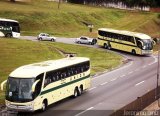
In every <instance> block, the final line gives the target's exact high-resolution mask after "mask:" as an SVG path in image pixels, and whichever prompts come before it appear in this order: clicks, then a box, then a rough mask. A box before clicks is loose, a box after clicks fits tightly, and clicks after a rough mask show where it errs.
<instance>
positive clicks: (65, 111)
mask: <svg viewBox="0 0 160 116" xmlns="http://www.w3.org/2000/svg"><path fill="white" fill-rule="evenodd" d="M23 39H30V40H33V41H37V40H36V38H35V37H28V36H24V37H23ZM57 42H63V43H68V44H74V38H71V39H67V38H57ZM94 47H97V46H94ZM121 54H122V55H123V56H124V57H126V58H127V59H130V62H128V63H127V64H126V65H124V66H122V67H121V68H118V69H115V70H113V71H110V72H107V73H104V74H101V75H98V76H94V77H93V78H92V87H91V88H90V89H89V90H88V91H86V92H85V93H84V94H82V95H81V96H80V97H78V98H76V99H72V98H67V99H65V100H62V101H60V102H58V103H55V104H54V105H51V106H49V108H48V110H47V111H46V112H43V113H42V112H36V113H34V115H38V116H44V115H48V116H50V115H54V116H108V115H110V114H111V113H113V112H114V110H118V109H120V108H122V107H123V106H125V105H127V104H129V103H130V102H132V101H134V100H136V99H137V98H138V97H140V96H142V95H143V94H145V93H147V92H148V91H150V90H152V89H154V88H155V87H156V72H157V56H154V55H152V56H150V57H147V56H133V55H131V54H127V53H121ZM71 99H72V100H71Z"/></svg>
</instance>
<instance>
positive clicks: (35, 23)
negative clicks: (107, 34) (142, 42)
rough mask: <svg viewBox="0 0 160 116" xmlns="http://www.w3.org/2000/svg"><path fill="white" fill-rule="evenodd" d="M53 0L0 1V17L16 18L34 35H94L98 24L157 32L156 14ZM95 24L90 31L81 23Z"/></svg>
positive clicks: (156, 33)
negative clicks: (42, 33) (51, 0)
mask: <svg viewBox="0 0 160 116" xmlns="http://www.w3.org/2000/svg"><path fill="white" fill-rule="evenodd" d="M57 6H58V5H57V3H56V2H48V1H46V0H32V2H25V3H23V2H17V3H11V2H7V1H6V0H4V1H0V11H1V12H0V17H4V18H11V19H16V20H18V21H19V22H20V24H21V30H22V34H23V35H26V34H27V35H37V34H38V33H40V32H48V33H51V34H54V35H56V36H67V37H77V36H80V35H89V36H94V37H96V36H97V35H96V31H97V29H98V28H101V27H109V28H114V29H121V30H122V29H124V30H130V31H138V32H143V33H146V34H149V35H151V36H159V35H160V32H159V30H160V17H159V18H158V14H157V13H151V12H138V11H125V10H118V9H109V8H100V7H90V6H85V5H75V4H68V3H62V4H61V5H60V9H58V8H57ZM83 22H86V23H92V24H94V30H93V31H94V32H93V33H89V29H88V27H87V26H86V25H85V24H84V23H83Z"/></svg>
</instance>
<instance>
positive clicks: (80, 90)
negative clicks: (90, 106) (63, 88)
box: [78, 85, 83, 96]
mask: <svg viewBox="0 0 160 116" xmlns="http://www.w3.org/2000/svg"><path fill="white" fill-rule="evenodd" d="M82 93H83V85H81V86H80V87H79V93H78V95H79V96H80V95H81V94H82Z"/></svg>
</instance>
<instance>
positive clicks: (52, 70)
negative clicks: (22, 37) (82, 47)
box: [1, 57, 91, 112]
mask: <svg viewBox="0 0 160 116" xmlns="http://www.w3.org/2000/svg"><path fill="white" fill-rule="evenodd" d="M5 83H6V100H5V103H6V106H7V108H8V109H10V110H17V111H31V112H33V111H35V110H39V109H42V110H45V109H46V107H47V106H48V105H50V104H52V103H55V102H57V101H59V100H62V99H64V98H67V97H69V96H72V95H73V96H74V97H77V96H80V95H81V94H82V93H83V91H84V90H86V89H88V88H89V87H90V84H91V79H90V60H89V58H85V57H68V58H63V59H59V60H50V61H45V62H40V63H35V64H30V65H25V66H22V67H19V68H17V69H16V70H14V71H13V72H12V73H11V74H10V75H9V77H8V80H7V81H4V82H2V84H1V90H3V87H4V84H5Z"/></svg>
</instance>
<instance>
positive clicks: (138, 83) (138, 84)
mask: <svg viewBox="0 0 160 116" xmlns="http://www.w3.org/2000/svg"><path fill="white" fill-rule="evenodd" d="M142 83H144V81H141V82H139V83H137V84H135V86H138V85H140V84H142Z"/></svg>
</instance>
